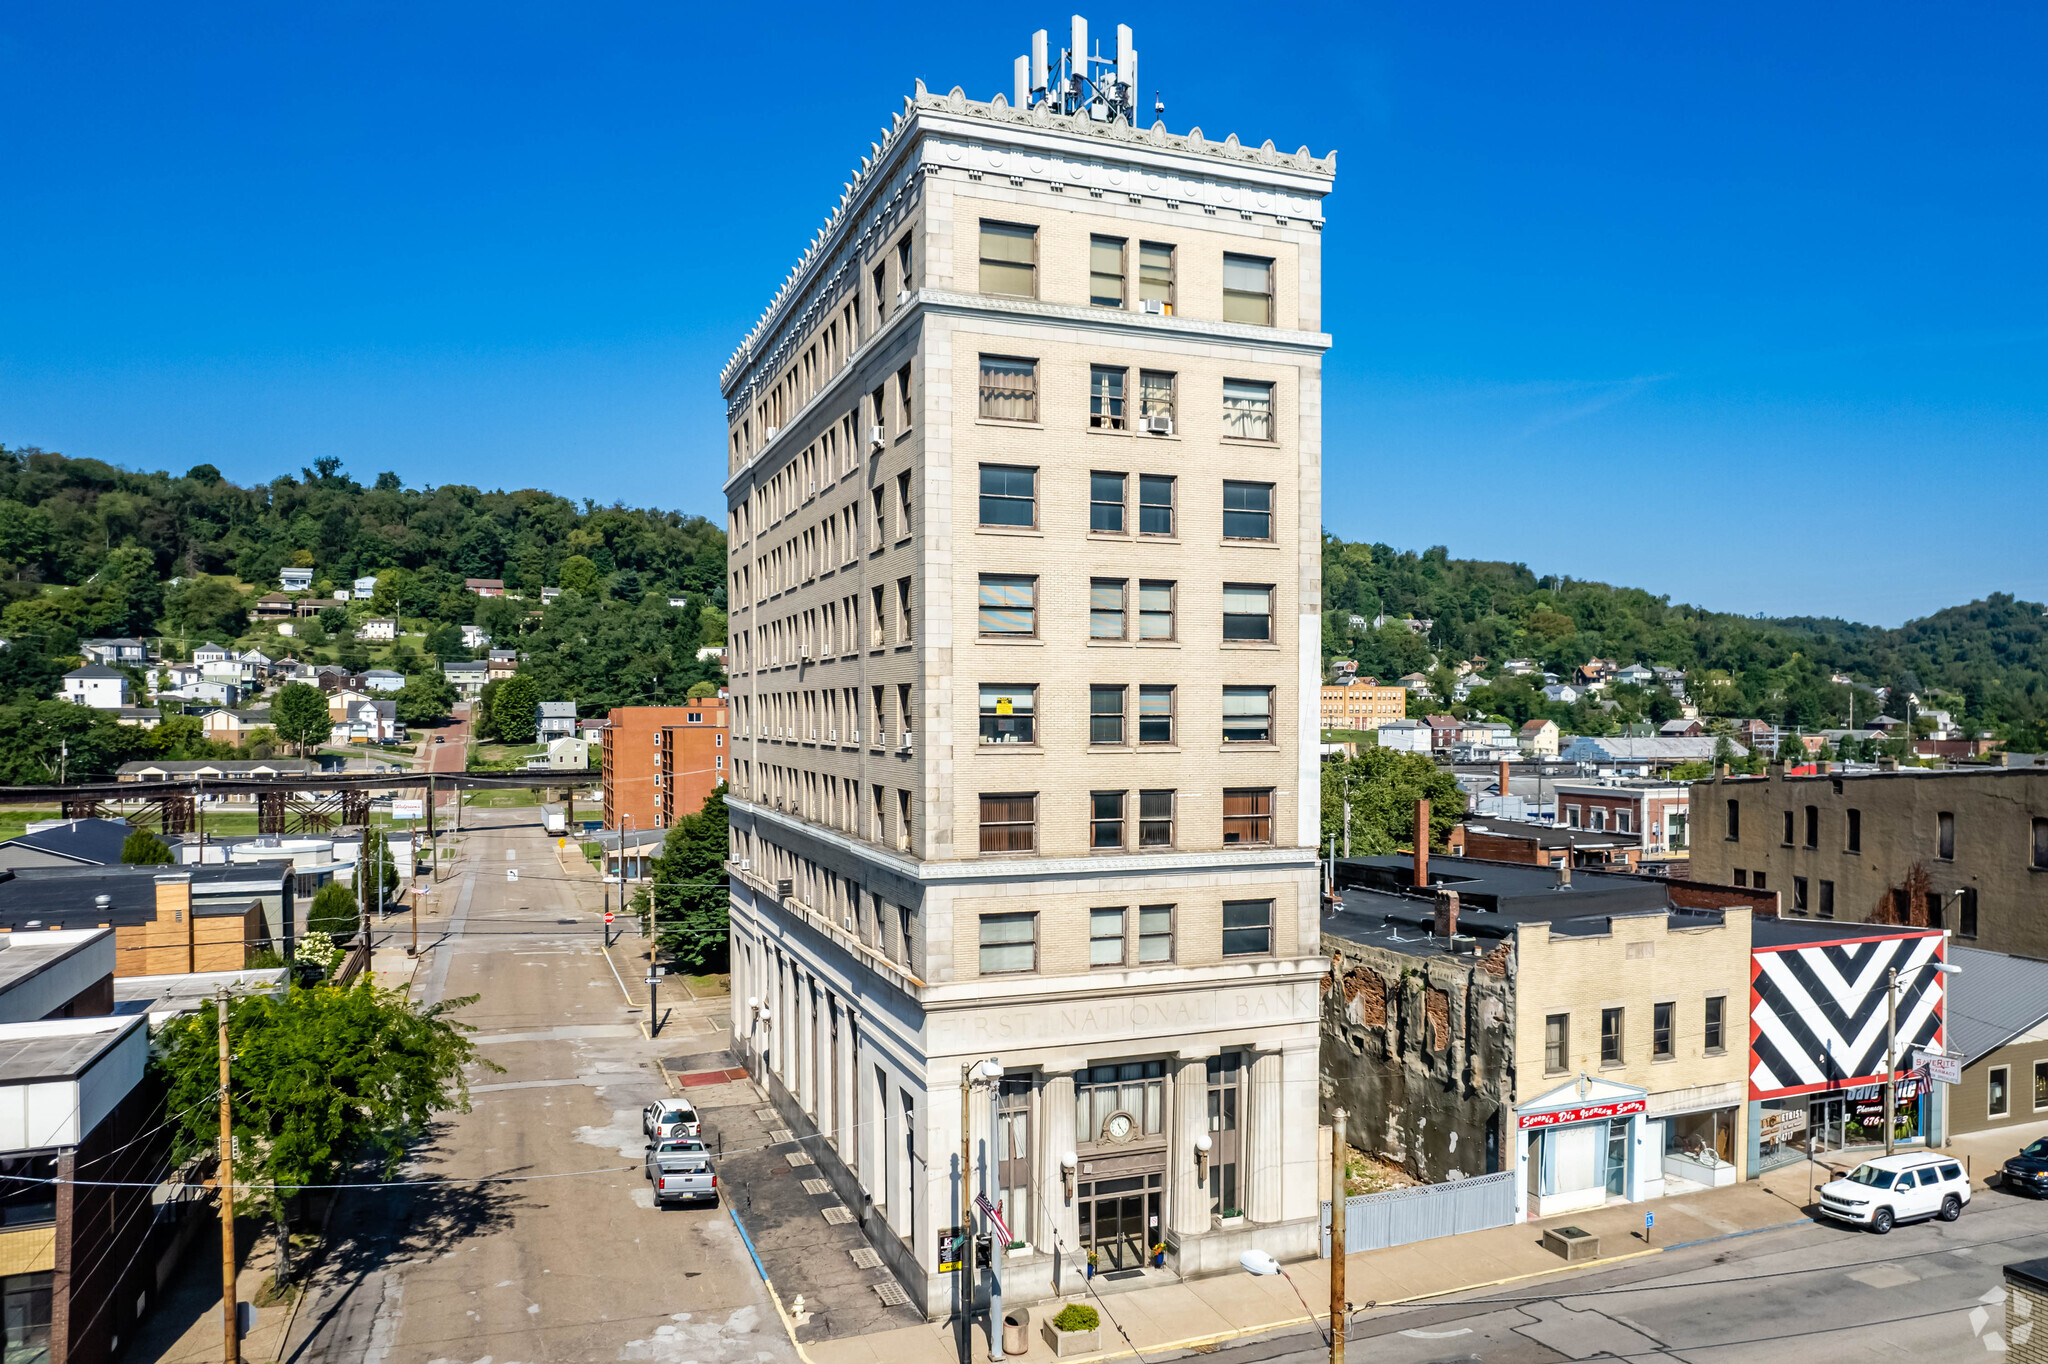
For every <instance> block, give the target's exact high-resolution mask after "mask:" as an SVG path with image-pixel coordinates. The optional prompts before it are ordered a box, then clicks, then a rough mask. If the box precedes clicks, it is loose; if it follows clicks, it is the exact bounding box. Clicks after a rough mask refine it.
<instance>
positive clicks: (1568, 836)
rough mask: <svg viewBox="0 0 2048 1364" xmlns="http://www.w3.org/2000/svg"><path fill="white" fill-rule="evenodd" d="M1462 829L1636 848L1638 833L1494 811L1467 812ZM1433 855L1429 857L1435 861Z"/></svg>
mask: <svg viewBox="0 0 2048 1364" xmlns="http://www.w3.org/2000/svg"><path fill="white" fill-rule="evenodd" d="M1464 823H1465V832H1467V833H1474V834H1494V835H1497V836H1498V837H1501V838H1520V839H1531V840H1534V842H1535V844H1536V846H1537V847H1539V848H1640V847H1642V846H1643V838H1642V835H1641V834H1625V833H1623V832H1621V831H1620V830H1619V829H1575V828H1572V827H1570V826H1568V825H1561V824H1547V823H1546V824H1537V823H1534V822H1532V821H1530V820H1526V819H1502V818H1500V817H1499V816H1498V815H1468V816H1466V818H1465V821H1464ZM1435 862H1436V858H1435V857H1434V856H1432V857H1431V858H1430V863H1431V865H1435Z"/></svg>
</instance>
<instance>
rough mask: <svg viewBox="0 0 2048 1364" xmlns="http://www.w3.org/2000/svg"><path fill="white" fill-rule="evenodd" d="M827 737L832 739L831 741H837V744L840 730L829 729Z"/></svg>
mask: <svg viewBox="0 0 2048 1364" xmlns="http://www.w3.org/2000/svg"><path fill="white" fill-rule="evenodd" d="M825 737H826V738H827V739H830V740H831V741H832V742H833V743H835V744H836V743H838V742H839V731H838V730H836V729H834V730H829V731H827V732H826V735H825Z"/></svg>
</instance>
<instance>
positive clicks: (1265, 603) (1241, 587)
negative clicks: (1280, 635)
mask: <svg viewBox="0 0 2048 1364" xmlns="http://www.w3.org/2000/svg"><path fill="white" fill-rule="evenodd" d="M1223 638H1225V639H1226V640H1255V641H1260V642H1265V641H1270V640H1271V639H1272V638H1273V589H1272V588H1270V587H1257V586H1253V585H1251V584H1248V583H1225V584H1223Z"/></svg>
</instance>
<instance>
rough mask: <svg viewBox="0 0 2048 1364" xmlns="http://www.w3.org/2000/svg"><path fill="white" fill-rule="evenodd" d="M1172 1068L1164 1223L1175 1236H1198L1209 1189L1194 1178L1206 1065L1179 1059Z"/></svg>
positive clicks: (1205, 1117)
mask: <svg viewBox="0 0 2048 1364" xmlns="http://www.w3.org/2000/svg"><path fill="white" fill-rule="evenodd" d="M1173 1065H1174V1072H1173V1131H1172V1138H1171V1145H1170V1146H1169V1148H1168V1150H1167V1153H1166V1158H1167V1161H1166V1163H1167V1176H1166V1189H1167V1197H1168V1199H1169V1200H1170V1201H1169V1204H1168V1208H1169V1211H1168V1214H1167V1222H1168V1225H1170V1226H1171V1227H1172V1228H1173V1230H1174V1233H1175V1234H1176V1235H1178V1236H1199V1235H1200V1234H1201V1233H1203V1232H1205V1231H1207V1230H1208V1229H1209V1186H1208V1185H1207V1184H1205V1183H1202V1182H1200V1181H1198V1180H1197V1179H1196V1178H1195V1138H1197V1137H1200V1136H1204V1135H1206V1134H1207V1133H1208V1131H1209V1063H1208V1061H1207V1060H1205V1059H1203V1058H1201V1057H1182V1058H1181V1059H1179V1060H1178V1061H1175V1062H1174V1063H1173Z"/></svg>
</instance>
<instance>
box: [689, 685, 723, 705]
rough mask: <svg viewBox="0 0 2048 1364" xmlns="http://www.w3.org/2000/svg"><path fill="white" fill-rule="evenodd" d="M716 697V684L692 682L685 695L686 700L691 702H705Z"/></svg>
mask: <svg viewBox="0 0 2048 1364" xmlns="http://www.w3.org/2000/svg"><path fill="white" fill-rule="evenodd" d="M716 695H718V684H717V683H716V682H692V683H691V684H690V690H689V692H688V693H687V694H686V699H688V700H691V701H707V700H709V699H711V698H712V697H714V696H716Z"/></svg>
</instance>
